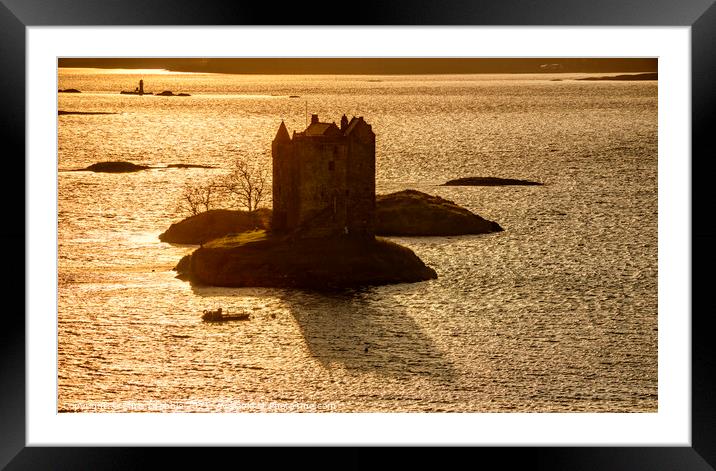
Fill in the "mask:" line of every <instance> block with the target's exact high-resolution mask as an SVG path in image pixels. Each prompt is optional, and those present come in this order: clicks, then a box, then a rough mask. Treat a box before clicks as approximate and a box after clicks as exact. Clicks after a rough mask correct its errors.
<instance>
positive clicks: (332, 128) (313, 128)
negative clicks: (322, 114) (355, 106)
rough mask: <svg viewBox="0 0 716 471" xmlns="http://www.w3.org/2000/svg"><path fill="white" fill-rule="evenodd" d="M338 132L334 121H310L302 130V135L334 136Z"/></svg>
mask: <svg viewBox="0 0 716 471" xmlns="http://www.w3.org/2000/svg"><path fill="white" fill-rule="evenodd" d="M338 134H340V129H338V126H336V123H311V124H310V125H309V126H308V127H307V128H306V130H305V131H304V132H303V135H304V136H310V137H315V136H335V135H338Z"/></svg>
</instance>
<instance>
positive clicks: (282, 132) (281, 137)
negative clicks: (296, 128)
mask: <svg viewBox="0 0 716 471" xmlns="http://www.w3.org/2000/svg"><path fill="white" fill-rule="evenodd" d="M273 140H274V142H282V141H290V140H291V136H289V135H288V129H286V124H285V123H284V122H283V121H281V125H280V126H279V127H278V132H277V133H276V137H275V138H274V139H273Z"/></svg>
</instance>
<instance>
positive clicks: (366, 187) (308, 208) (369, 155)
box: [271, 114, 375, 237]
mask: <svg viewBox="0 0 716 471" xmlns="http://www.w3.org/2000/svg"><path fill="white" fill-rule="evenodd" d="M271 153H272V159H273V224H272V229H273V231H275V232H278V233H294V234H298V235H303V236H310V237H314V236H316V237H321V236H333V235H340V234H343V235H349V236H358V237H372V236H373V235H374V234H375V133H373V130H372V129H371V126H370V125H369V124H368V123H366V122H365V120H364V119H363V118H362V117H360V118H356V117H353V118H352V119H351V120H350V122H349V121H348V118H346V116H345V115H343V117H342V118H341V124H340V128H339V127H338V126H337V125H336V123H335V122H334V123H321V122H319V121H318V115H315V114H314V115H312V116H311V124H310V125H309V126H308V127H307V128H306V130H305V131H303V132H298V133H297V132H295V131H294V132H293V137H291V136H289V134H288V130H287V129H286V125H285V124H284V122H283V121H281V125H280V126H279V128H278V132H277V133H276V137H275V138H274V140H273V143H272V144H271Z"/></svg>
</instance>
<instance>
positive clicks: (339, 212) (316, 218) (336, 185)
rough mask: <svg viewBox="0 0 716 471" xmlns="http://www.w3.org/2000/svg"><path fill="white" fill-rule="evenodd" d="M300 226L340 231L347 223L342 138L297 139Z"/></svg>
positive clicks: (345, 147) (332, 231)
mask: <svg viewBox="0 0 716 471" xmlns="http://www.w3.org/2000/svg"><path fill="white" fill-rule="evenodd" d="M295 145H296V160H297V162H298V165H299V174H300V181H301V184H300V187H299V189H298V192H297V195H298V200H299V206H300V209H299V222H298V225H299V226H306V227H310V228H311V229H312V230H314V232H315V231H316V230H317V229H318V228H319V227H322V228H324V229H325V232H330V233H339V232H341V231H342V230H343V228H344V227H345V224H346V198H345V192H346V183H347V182H346V171H347V169H346V159H347V146H346V145H345V143H342V142H341V140H340V139H320V138H318V139H317V138H311V137H305V138H300V137H299V138H297V139H296V142H295Z"/></svg>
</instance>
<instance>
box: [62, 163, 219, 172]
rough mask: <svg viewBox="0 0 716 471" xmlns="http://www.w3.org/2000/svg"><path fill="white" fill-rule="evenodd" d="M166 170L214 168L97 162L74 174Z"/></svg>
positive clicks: (77, 170)
mask: <svg viewBox="0 0 716 471" xmlns="http://www.w3.org/2000/svg"><path fill="white" fill-rule="evenodd" d="M167 168H178V169H186V168H216V167H214V166H211V165H197V164H169V165H166V166H161V167H155V166H150V165H140V164H135V163H132V162H126V161H122V160H119V161H108V162H97V163H94V164H92V165H90V166H88V167H85V168H79V169H75V170H74V171H75V172H97V173H132V172H139V171H141V170H151V169H167Z"/></svg>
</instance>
